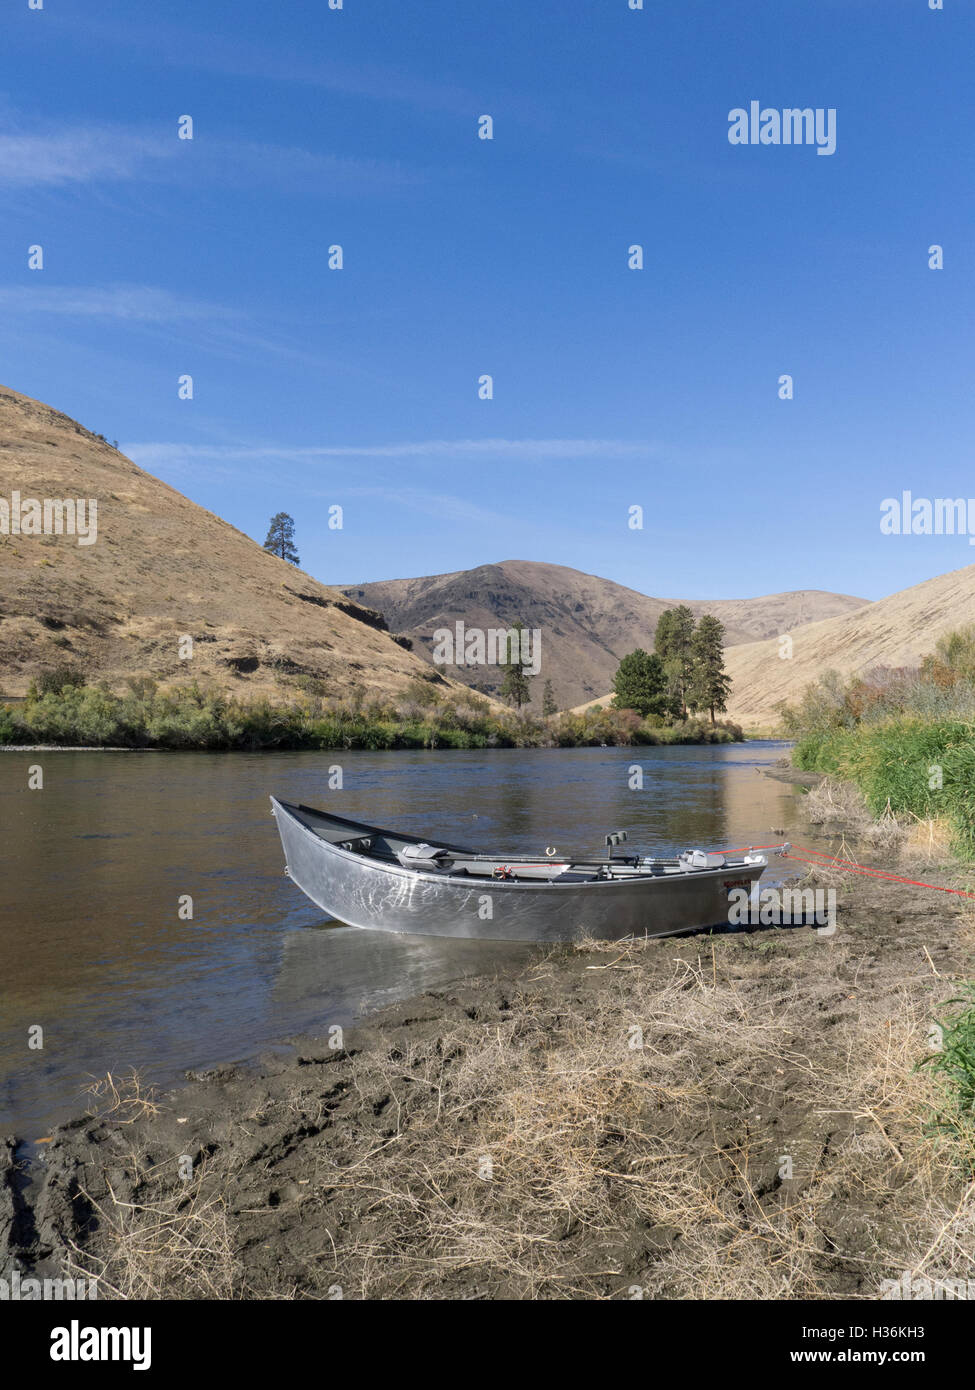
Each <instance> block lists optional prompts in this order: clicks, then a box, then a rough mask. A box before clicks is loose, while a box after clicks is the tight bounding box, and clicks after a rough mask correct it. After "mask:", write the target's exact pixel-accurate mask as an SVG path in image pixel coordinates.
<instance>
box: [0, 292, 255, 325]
mask: <svg viewBox="0 0 975 1390" xmlns="http://www.w3.org/2000/svg"><path fill="white" fill-rule="evenodd" d="M0 309H3V310H4V311H5V312H6V313H28V314H63V315H65V316H67V317H70V318H107V319H129V320H132V321H135V322H140V323H179V322H186V321H187V320H193V319H200V320H205V321H206V322H208V323H209V322H213V321H214V320H215V319H219V320H224V321H228V322H229V321H231V320H233V319H236V318H238V317H239V316H238V315H237V314H236V313H234V311H233V310H230V309H226V308H224V307H223V306H222V305H219V304H211V303H205V302H202V301H199V300H191V299H187V298H185V297H183V296H180V295H175V294H172V293H170V291H169V290H163V289H157V288H155V287H154V286H152V285H124V284H123V285H105V286H80V287H78V286H71V285H37V286H34V285H13V286H8V287H4V286H0Z"/></svg>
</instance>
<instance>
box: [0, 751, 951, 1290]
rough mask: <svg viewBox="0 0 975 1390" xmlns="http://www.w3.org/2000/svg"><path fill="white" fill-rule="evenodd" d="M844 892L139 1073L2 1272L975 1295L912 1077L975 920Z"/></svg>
mask: <svg viewBox="0 0 975 1390" xmlns="http://www.w3.org/2000/svg"><path fill="white" fill-rule="evenodd" d="M776 772H777V773H779V774H780V775H781V773H782V769H777V770H776ZM773 775H775V774H773ZM801 801H802V798H800V797H799V796H797V799H796V802H797V804H796V820H795V824H794V825H791V824H790V826H789V831H790V833H791V834H794V835H795V836H796V837H799V836H800V834H801V833H808V832H807V831H805V830H804V822H803V811H802V805H801ZM846 844H847V846H849V844H850V841H849V840H847V841H846ZM862 859H863V862H866V863H869V862H870V858H869V851H868V850H866V849H865V850H864V853H863V855H862ZM902 867H903V868H909V869H910V870H911V871H912V876H915V877H921V878H925V877H926V878H928V879H930V880H931V881H934V882H938V883H942V884H951V883H955V884H961V883H962V882H963V881H964V877H965V876H964V874H963V871H962V870H961V869H960V868H959V867H957V866H955V867H954V868H953V867H951V866H950V865H946V864H940V865H933V864H932V863H931V862H930V860H928V861H926V862H925V861H921V860H916V861H911V860H909V859H905V860H904V861H903V864H902ZM834 880H835V881H834ZM816 882H817V883H818V884H819V885H820V886H822V887H828V886H832V887H835V888H836V891H837V893H838V915H837V930H836V931H835V932H834V933H832V934H830V933H828V932H822V931H817V930H815V929H814V928H811V927H806V926H799V927H796V926H792V927H770V928H759V927H755V928H745V929H742V930H740V931H737V932H731V931H725V932H722V933H713V934H710V935H697V936H691V937H685V938H661V939H656V940H653V939H651V940H649V941H645V942H638V943H633V944H629V945H627V944H620V943H615V944H611V943H602V944H600V945H599V946H593V945H589V946H586V945H583V946H573V945H567V946H563V947H559V948H558V949H555V950H547V951H541V950H540V951H539V952H538V954H537V956H536V957H535V958H534V959H532V960H531V961H530V962H529V963H528V964H527V965H525V966H523V967H522V968H519V969H515V970H512V971H510V972H504V973H499V974H498V975H495V976H493V977H485V978H482V979H478V980H469V981H465V982H463V983H462V984H459V985H457V986H456V987H453V988H444V989H437V990H432V991H430V992H428V993H425V994H421V995H419V996H417V997H415V998H413V999H411V1000H408V1001H406V1002H405V1003H401V1004H397V1005H396V1006H394V1007H392V1008H390V1009H388V1010H386V1011H384V1012H383V1013H381V1014H379V1015H376V1016H374V1017H372V1018H370V1019H369V1020H367V1021H366V1022H365V1023H362V1024H360V1025H356V1026H355V1027H351V1028H346V1029H345V1030H344V1032H333V1033H332V1034H331V1035H330V1036H327V1037H296V1038H292V1039H287V1040H286V1042H287V1044H288V1047H287V1050H285V1049H284V1048H282V1049H278V1050H276V1051H274V1052H272V1053H270V1054H268V1055H266V1056H264V1057H263V1058H261V1059H260V1061H259V1063H258V1064H257V1065H245V1064H242V1063H241V1064H228V1065H226V1066H221V1067H216V1068H214V1069H212V1070H210V1071H207V1072H204V1073H199V1074H195V1075H193V1074H191V1075H189V1076H188V1079H187V1081H186V1083H185V1084H184V1085H182V1086H180V1087H178V1088H177V1089H175V1090H172V1091H169V1092H167V1093H164V1094H155V1093H152V1092H146V1091H144V1090H143V1089H142V1088H141V1086H140V1085H139V1083H138V1082H137V1081H133V1080H132V1079H131V1078H127V1077H116V1078H114V1087H112V1086H108V1085H107V1084H106V1085H105V1087H104V1088H103V1089H102V1090H101V1091H100V1093H99V1094H97V1095H94V1096H92V1097H91V1101H90V1109H91V1111H92V1112H93V1113H89V1114H86V1115H79V1117H78V1118H77V1119H75V1120H73V1121H72V1122H70V1123H68V1124H66V1125H63V1126H61V1127H60V1128H59V1129H58V1130H56V1131H55V1133H54V1135H53V1137H52V1140H51V1142H50V1143H49V1144H46V1145H44V1146H43V1148H42V1149H41V1150H40V1151H39V1156H38V1158H37V1159H36V1160H35V1161H34V1163H33V1181H32V1182H31V1183H30V1184H29V1185H27V1184H26V1182H25V1177H26V1175H25V1174H24V1172H23V1171H22V1168H21V1167H20V1166H19V1165H18V1163H17V1156H18V1155H19V1151H18V1150H15V1148H14V1141H13V1140H8V1141H7V1143H6V1144H5V1145H4V1146H0V1250H2V1251H3V1252H4V1253H3V1255H2V1257H0V1263H3V1264H4V1265H5V1269H4V1270H2V1271H0V1272H2V1273H4V1274H6V1275H7V1277H8V1278H9V1276H10V1272H11V1271H12V1270H13V1269H14V1268H15V1267H16V1268H18V1269H19V1270H20V1271H21V1272H22V1274H23V1275H27V1276H29V1275H31V1274H33V1275H36V1276H37V1277H45V1276H49V1277H58V1276H61V1275H64V1274H65V1273H70V1274H74V1275H80V1274H82V1273H83V1274H84V1275H85V1276H88V1275H92V1274H94V1275H96V1276H98V1277H99V1279H100V1280H101V1285H100V1296H102V1297H111V1296H123V1297H138V1296H141V1297H147V1296H148V1297H177V1298H179V1297H184V1298H205V1297H221V1298H225V1297H244V1298H266V1297H275V1298H282V1297H283V1298H335V1297H346V1298H380V1299H388V1298H424V1299H427V1298H464V1299H472V1298H473V1299H500V1298H517V1299H523V1298H596V1299H605V1298H627V1297H632V1296H634V1294H633V1291H634V1290H639V1291H640V1293H641V1295H642V1296H644V1297H648V1298H770V1299H771V1298H822V1299H831V1298H867V1299H870V1298H876V1297H878V1296H879V1291H880V1288H881V1285H882V1281H883V1280H884V1279H887V1278H899V1277H901V1275H902V1273H903V1271H904V1270H905V1269H910V1268H913V1267H914V1265H915V1264H918V1263H922V1262H923V1266H924V1272H925V1273H926V1274H927V1275H930V1276H934V1277H950V1276H952V1275H953V1274H957V1273H961V1276H962V1277H972V1275H973V1273H975V1271H973V1270H972V1269H971V1268H968V1269H967V1271H965V1270H960V1269H959V1265H958V1261H959V1259H960V1256H959V1254H958V1250H959V1249H960V1248H962V1246H963V1244H964V1242H963V1241H961V1240H959V1239H956V1238H955V1236H956V1234H957V1233H956V1232H955V1229H954V1227H951V1226H945V1215H944V1214H945V1213H948V1215H949V1217H950V1214H951V1212H952V1211H955V1212H956V1213H957V1219H958V1220H960V1221H965V1220H967V1221H969V1223H970V1222H971V1214H970V1212H969V1211H968V1207H967V1206H966V1200H967V1199H966V1196H965V1193H966V1183H965V1178H964V1173H963V1170H962V1168H960V1167H959V1165H958V1161H957V1155H953V1154H952V1153H951V1151H950V1147H948V1148H946V1146H945V1145H944V1143H943V1142H942V1141H940V1140H933V1139H931V1137H930V1134H926V1132H925V1125H926V1123H927V1121H928V1120H929V1119H930V1115H931V1113H932V1105H935V1106H936V1105H937V1104H939V1103H940V1095H939V1092H938V1090H937V1085H936V1083H935V1081H933V1080H932V1079H931V1077H930V1074H929V1073H928V1072H926V1071H922V1072H920V1073H919V1072H916V1071H915V1070H914V1066H915V1063H916V1062H917V1061H918V1060H919V1059H920V1058H922V1057H923V1055H924V1052H925V1039H926V1036H927V1032H928V1030H929V1028H930V1023H931V1019H932V1017H933V1015H934V1013H935V1012H936V1011H937V1010H938V1008H939V1006H941V1005H942V1004H943V1001H945V1000H947V999H950V998H952V997H953V996H954V994H956V993H957V987H958V984H959V983H960V982H961V981H962V980H964V979H968V978H971V977H972V975H973V974H975V968H973V944H975V932H973V925H972V913H971V911H970V907H969V900H966V899H962V898H960V897H953V896H950V895H948V894H942V893H931V892H925V891H923V890H907V889H905V888H904V887H903V886H902V885H898V884H893V883H889V882H879V881H876V880H871V879H864V878H853V879H852V880H851V879H850V878H848V877H846V876H840V875H833V876H832V877H831V876H830V874H829V873H827V874H820V875H819V877H818V878H817V879H816ZM942 1226H945V1230H944V1231H942V1233H941V1236H940V1237H938V1234H937V1233H938V1231H939V1230H940V1229H941V1227H942ZM946 1233H947V1234H946ZM932 1242H934V1245H933V1246H932ZM966 1248H967V1249H968V1250H971V1248H972V1245H971V1241H970V1240H969V1241H968V1244H967V1247H966ZM967 1258H968V1263H969V1265H970V1264H971V1256H968V1257H967Z"/></svg>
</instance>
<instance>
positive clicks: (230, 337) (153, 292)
mask: <svg viewBox="0 0 975 1390" xmlns="http://www.w3.org/2000/svg"><path fill="white" fill-rule="evenodd" d="M0 313H2V314H3V316H4V321H5V324H6V323H8V322H9V323H18V322H19V323H23V322H30V321H32V320H35V319H37V317H38V316H39V315H45V314H46V315H50V316H52V317H53V316H57V317H60V318H61V319H63V320H65V322H66V323H70V322H72V321H74V322H75V323H78V324H84V323H85V321H86V320H95V321H98V320H103V321H112V322H115V323H117V324H119V325H121V326H123V327H124V326H127V327H128V329H129V332H130V333H132V334H134V333H135V332H136V331H140V332H142V333H145V334H150V335H152V336H155V337H161V338H164V339H168V340H171V341H178V342H179V343H181V344H186V343H192V344H193V345H194V346H195V347H196V348H199V349H200V350H201V351H203V352H209V353H214V354H216V355H217V356H218V357H223V358H230V359H233V360H234V361H240V362H246V363H250V364H254V363H258V364H260V363H262V362H265V361H267V360H269V359H271V358H284V359H286V360H288V361H291V362H298V363H301V364H302V365H304V366H308V367H313V368H315V369H316V370H321V369H326V370H328V371H343V370H348V369H349V368H348V364H347V363H346V362H344V361H341V360H336V359H333V358H330V357H328V356H325V355H322V354H320V353H316V352H310V351H309V350H308V349H307V348H306V347H305V346H304V345H303V344H301V343H299V342H296V341H295V339H294V336H293V333H290V334H289V332H288V330H287V329H285V330H284V331H281V330H280V329H279V328H278V327H277V326H274V325H272V326H271V328H270V331H267V329H266V328H265V325H263V324H261V323H257V324H255V321H254V319H253V318H252V317H251V316H250V315H247V314H245V313H243V312H241V311H239V310H236V309H231V308H228V307H227V306H226V305H223V304H215V303H213V302H212V301H209V300H199V299H192V298H189V297H188V296H186V295H179V294H173V293H172V292H171V291H169V290H166V289H160V288H158V287H156V286H153V285H130V284H115V285H94V286H84V285H82V286H73V285H50V284H48V285H41V284H36V283H35V284H27V285H10V286H0ZM120 331H121V329H120ZM176 447H177V448H178V447H179V446H176Z"/></svg>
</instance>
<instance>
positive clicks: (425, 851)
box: [396, 843, 447, 869]
mask: <svg viewBox="0 0 975 1390" xmlns="http://www.w3.org/2000/svg"><path fill="white" fill-rule="evenodd" d="M396 858H397V859H398V860H399V862H400V863H401V864H402V866H403V868H404V869H437V868H440V867H441V865H440V864H439V863H438V860H441V859H446V858H447V851H446V850H445V849H443V848H442V846H440V845H428V844H426V843H424V844H420V845H404V846H403V848H402V849H401V850H397V852H396Z"/></svg>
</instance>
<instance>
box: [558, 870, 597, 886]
mask: <svg viewBox="0 0 975 1390" xmlns="http://www.w3.org/2000/svg"><path fill="white" fill-rule="evenodd" d="M598 877H599V875H598V874H594V873H583V871H582V870H581V869H565V870H563V872H562V873H560V874H554V875H553V876H552V877H551V878H550V879H549V880H548V881H549V883H592V882H593V880H594V879H597V878H598Z"/></svg>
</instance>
